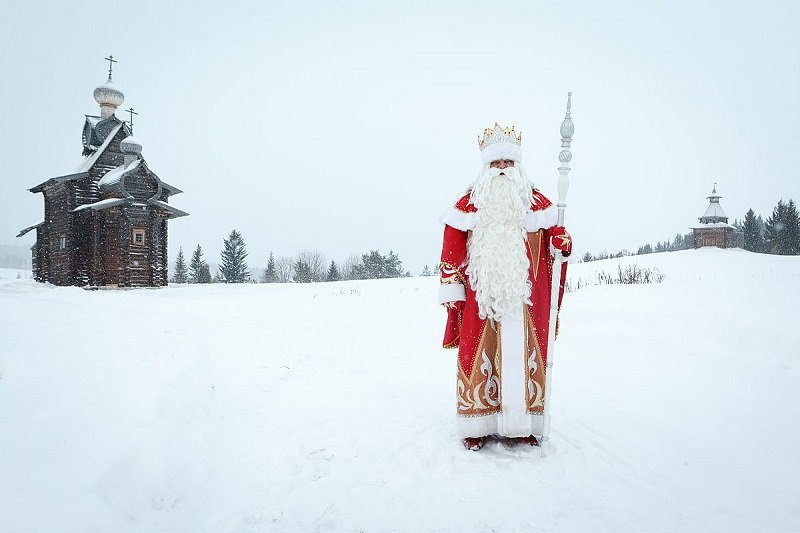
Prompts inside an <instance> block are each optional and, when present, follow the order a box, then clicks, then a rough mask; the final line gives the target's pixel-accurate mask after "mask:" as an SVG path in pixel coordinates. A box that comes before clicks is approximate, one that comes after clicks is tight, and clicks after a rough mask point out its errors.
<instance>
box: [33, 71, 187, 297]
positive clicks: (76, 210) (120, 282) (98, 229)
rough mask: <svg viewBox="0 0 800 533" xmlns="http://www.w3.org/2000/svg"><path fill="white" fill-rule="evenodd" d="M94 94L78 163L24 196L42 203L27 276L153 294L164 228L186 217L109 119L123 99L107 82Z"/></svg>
mask: <svg viewBox="0 0 800 533" xmlns="http://www.w3.org/2000/svg"><path fill="white" fill-rule="evenodd" d="M106 60H107V61H109V69H108V81H106V83H104V84H102V85H100V86H99V87H97V88H96V89H95V90H94V99H95V100H96V101H97V103H98V104H99V105H100V115H99V116H96V115H86V121H85V122H84V125H83V138H82V139H83V159H82V161H81V162H80V164H79V165H78V167H77V168H76V169H75V171H73V172H72V173H70V174H64V175H63V176H57V177H53V178H50V179H48V180H46V181H44V182H42V183H40V184H39V185H36V186H35V187H33V188H31V189H29V190H30V191H31V192H33V193H42V195H43V197H44V220H43V221H42V222H40V223H39V224H36V225H34V226H31V227H29V228H26V229H24V230H22V231H21V232H20V233H19V235H17V237H22V236H23V235H25V234H26V233H28V232H29V231H32V230H36V244H34V246H33V247H32V249H31V250H32V256H33V276H34V279H36V280H37V281H40V282H47V283H52V284H54V285H80V286H97V287H109V286H110V287H160V286H164V285H166V284H167V267H168V256H167V221H168V220H169V219H171V218H177V217H182V216H186V215H187V214H188V213H185V212H183V211H181V210H180V209H176V208H175V207H173V206H171V205H169V203H168V201H169V197H170V196H172V195H174V194H178V193H180V192H181V191H180V190H179V189H177V188H176V187H173V186H172V185H169V184H168V183H166V182H164V181H162V180H161V179H160V178H159V177H158V176H157V175H156V174H155V172H153V171H152V170H150V167H149V166H148V165H147V162H146V161H145V159H144V157H142V145H141V144H139V143H138V142H137V140H136V139H135V138H134V137H133V115H134V111H133V109H130V110H128V111H129V112H130V113H131V121H130V123H126V122H125V121H123V120H120V119H119V118H117V116H116V114H115V112H116V110H117V108H118V107H119V106H120V105H122V102H123V101H124V98H125V97H124V95H123V93H122V91H120V90H119V89H118V88H117V87H116V86H115V85H114V84H113V83H112V81H111V66H112V65H113V63H114V62H115V61H114V59H113V56H111V57H109V58H106Z"/></svg>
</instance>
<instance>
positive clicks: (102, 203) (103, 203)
mask: <svg viewBox="0 0 800 533" xmlns="http://www.w3.org/2000/svg"><path fill="white" fill-rule="evenodd" d="M127 201H128V199H127V198H106V199H105V200H99V201H97V202H94V203H91V204H83V205H79V206H78V207H76V208H75V209H73V210H72V212H73V213H77V212H78V211H83V210H84V209H94V210H98V209H104V208H106V207H111V206H114V205H118V204H124V203H125V202H127Z"/></svg>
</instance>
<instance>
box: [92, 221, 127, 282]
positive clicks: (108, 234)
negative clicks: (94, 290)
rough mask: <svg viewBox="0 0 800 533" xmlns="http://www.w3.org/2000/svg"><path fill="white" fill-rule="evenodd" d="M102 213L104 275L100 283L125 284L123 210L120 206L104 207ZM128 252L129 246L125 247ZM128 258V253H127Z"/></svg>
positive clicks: (102, 270) (102, 274)
mask: <svg viewBox="0 0 800 533" xmlns="http://www.w3.org/2000/svg"><path fill="white" fill-rule="evenodd" d="M97 213H98V215H100V223H99V225H100V233H101V235H102V237H101V240H100V244H99V246H98V249H99V250H100V261H101V263H102V265H103V266H102V269H101V272H100V273H99V274H101V276H102V282H101V283H100V284H102V285H106V286H117V287H124V286H125V281H126V279H125V265H124V264H123V262H122V260H121V258H122V255H123V247H122V245H121V241H120V239H121V238H122V236H121V234H122V230H121V229H120V226H123V225H124V224H123V217H122V210H121V209H120V208H119V207H112V208H109V209H103V210H102V211H98V212H97ZM124 251H125V252H127V247H126V248H125V249H124ZM125 259H127V254H126V255H125Z"/></svg>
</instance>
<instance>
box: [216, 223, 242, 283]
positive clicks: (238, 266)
mask: <svg viewBox="0 0 800 533" xmlns="http://www.w3.org/2000/svg"><path fill="white" fill-rule="evenodd" d="M223 243H224V246H223V249H222V252H221V254H220V258H221V259H222V264H221V265H220V267H219V272H218V273H217V277H219V279H220V281H222V282H225V283H244V282H245V281H247V280H248V279H249V278H250V272H248V271H247V261H246V260H247V247H246V246H245V244H244V239H242V235H241V233H239V232H238V231H236V230H235V229H234V230H231V234H230V235H229V236H228V238H227V239H223Z"/></svg>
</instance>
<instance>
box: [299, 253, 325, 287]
mask: <svg viewBox="0 0 800 533" xmlns="http://www.w3.org/2000/svg"><path fill="white" fill-rule="evenodd" d="M294 259H295V261H294V262H295V263H297V262H298V261H302V262H303V263H304V264H306V265H308V269H309V270H310V272H311V281H325V274H326V271H325V257H324V256H323V255H322V253H321V252H320V251H319V250H317V249H316V248H314V249H310V248H307V249H305V250H300V251H299V252H297V255H296V256H295V258H294Z"/></svg>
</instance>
